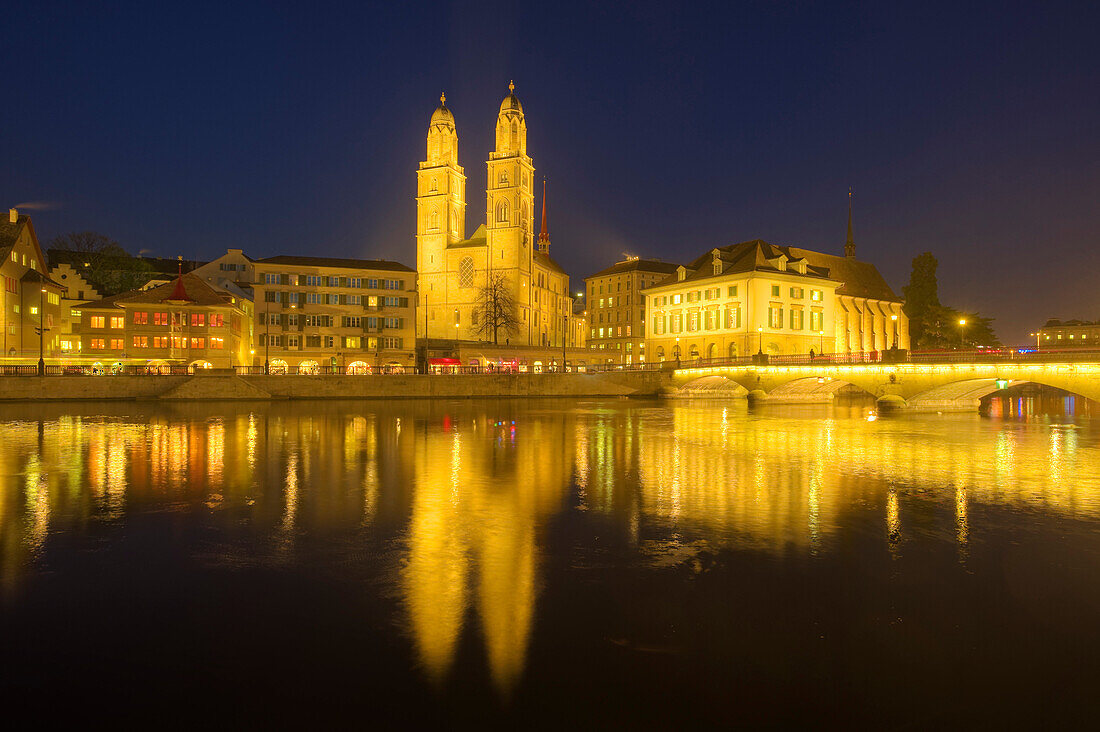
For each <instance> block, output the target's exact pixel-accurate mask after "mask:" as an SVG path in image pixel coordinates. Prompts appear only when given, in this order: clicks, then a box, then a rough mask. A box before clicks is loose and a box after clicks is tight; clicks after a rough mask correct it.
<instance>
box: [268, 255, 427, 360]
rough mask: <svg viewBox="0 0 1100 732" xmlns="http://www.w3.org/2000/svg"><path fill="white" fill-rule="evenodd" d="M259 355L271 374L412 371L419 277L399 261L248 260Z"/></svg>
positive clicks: (324, 259) (297, 258) (305, 258)
mask: <svg viewBox="0 0 1100 732" xmlns="http://www.w3.org/2000/svg"><path fill="white" fill-rule="evenodd" d="M252 268H253V271H254V273H255V282H254V284H253V291H254V293H255V302H256V326H255V331H256V354H255V359H254V360H253V363H254V364H255V365H257V366H263V365H264V364H265V363H267V364H268V367H269V369H270V370H272V371H273V372H277V373H285V372H286V371H288V370H294V371H299V372H308V373H313V372H319V371H337V372H340V373H355V374H363V373H370V372H377V371H379V370H386V371H405V370H412V369H414V368H415V366H416V355H415V354H416V273H415V272H414V271H413V270H411V269H409V268H408V267H406V266H405V265H403V264H400V263H398V262H387V261H384V260H369V259H333V258H328V257H294V256H278V257H269V258H267V259H257V260H254V261H253V262H252Z"/></svg>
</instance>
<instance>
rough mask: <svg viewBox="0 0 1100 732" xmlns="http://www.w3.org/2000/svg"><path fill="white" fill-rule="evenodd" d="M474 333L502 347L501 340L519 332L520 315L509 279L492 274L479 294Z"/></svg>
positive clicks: (473, 327) (472, 326)
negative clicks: (509, 285)
mask: <svg viewBox="0 0 1100 732" xmlns="http://www.w3.org/2000/svg"><path fill="white" fill-rule="evenodd" d="M473 314H474V323H473V324H472V325H471V326H470V328H471V330H473V332H474V333H476V334H477V335H479V336H481V337H482V338H483V339H485V340H488V339H489V338H492V340H493V345H500V338H501V337H502V336H503V337H507V336H508V335H511V334H513V333H518V332H519V315H518V314H517V308H516V298H515V297H514V296H513V295H512V290H511V288H510V287H508V279H507V278H506V277H505V276H504V275H502V274H490V275H489V278H488V281H487V282H486V283H485V285H484V286H483V287H482V288H481V289H480V290H479V291H478V293H477V304H476V305H475V306H474V313H473Z"/></svg>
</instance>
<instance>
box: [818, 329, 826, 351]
mask: <svg viewBox="0 0 1100 732" xmlns="http://www.w3.org/2000/svg"><path fill="white" fill-rule="evenodd" d="M818 335H819V336H821V344H820V349H821V353H822V354H824V353H825V331H821V332H820V333H818Z"/></svg>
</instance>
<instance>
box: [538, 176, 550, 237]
mask: <svg viewBox="0 0 1100 732" xmlns="http://www.w3.org/2000/svg"><path fill="white" fill-rule="evenodd" d="M547 208H548V204H547V202H546V178H545V177H544V178H543V179H542V226H540V227H539V251H540V252H542V253H544V254H549V253H550V225H549V222H548V220H547V217H546V211H547Z"/></svg>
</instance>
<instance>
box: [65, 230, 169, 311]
mask: <svg viewBox="0 0 1100 732" xmlns="http://www.w3.org/2000/svg"><path fill="white" fill-rule="evenodd" d="M48 248H49V249H59V250H62V251H68V252H75V253H77V254H79V255H80V257H79V258H78V260H77V261H78V262H79V264H81V265H84V267H83V269H84V274H85V276H86V277H87V278H88V281H89V282H91V283H92V284H93V285H95V286H96V288H97V289H99V290H101V291H102V294H104V295H113V294H116V293H119V292H125V291H127V290H133V289H136V288H138V287H141V286H142V285H144V284H145V283H146V282H148V281H149V279H150V277H152V276H153V274H155V273H154V271H153V267H152V265H150V264H149V263H148V262H146V261H145V260H143V259H140V258H138V257H134V256H132V255H131V254H130V253H129V252H127V251H126V250H125V249H123V248H122V246H121V245H120V244H119V243H118V242H117V241H115V240H114V239H111V238H110V237H108V236H106V235H104V234H100V233H97V232H94V231H76V232H73V233H71V234H63V235H61V236H58V237H55V238H54V239H53V240H52V241H51V242H50V243H49V244H48Z"/></svg>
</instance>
